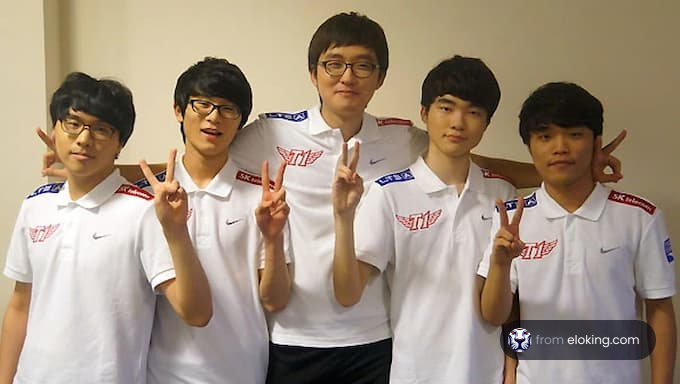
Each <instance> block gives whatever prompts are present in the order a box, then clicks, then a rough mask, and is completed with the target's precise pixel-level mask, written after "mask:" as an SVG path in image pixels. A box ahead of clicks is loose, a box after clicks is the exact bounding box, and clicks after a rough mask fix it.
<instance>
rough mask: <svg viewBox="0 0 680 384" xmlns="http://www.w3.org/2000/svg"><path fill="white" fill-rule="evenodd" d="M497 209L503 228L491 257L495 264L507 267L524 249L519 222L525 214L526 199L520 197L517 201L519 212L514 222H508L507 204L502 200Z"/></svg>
mask: <svg viewBox="0 0 680 384" xmlns="http://www.w3.org/2000/svg"><path fill="white" fill-rule="evenodd" d="M496 207H497V208H498V212H499V214H500V220H501V227H500V229H499V230H498V232H497V233H496V237H495V239H494V242H493V254H492V255H491V257H492V261H493V262H495V263H498V264H506V265H507V264H510V263H511V262H512V259H514V258H516V257H517V256H519V255H520V253H521V252H522V249H524V242H522V240H521V239H520V237H519V222H520V220H521V219H522V212H524V199H523V198H522V197H520V198H519V199H518V200H517V212H515V215H514V216H513V217H512V221H509V220H508V211H507V210H506V209H505V203H503V202H502V201H501V200H500V199H496Z"/></svg>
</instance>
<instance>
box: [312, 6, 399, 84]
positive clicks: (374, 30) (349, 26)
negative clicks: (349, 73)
mask: <svg viewBox="0 0 680 384" xmlns="http://www.w3.org/2000/svg"><path fill="white" fill-rule="evenodd" d="M350 45H360V46H363V47H366V48H368V49H371V50H373V52H375V56H376V57H377V59H378V66H379V69H378V70H379V71H380V74H381V75H382V76H383V77H384V76H385V74H387V67H388V66H389V64H390V61H389V51H388V48H387V38H386V37H385V31H383V29H382V27H381V26H380V24H378V23H376V22H375V21H373V20H371V19H369V18H368V17H367V16H364V15H361V14H359V13H357V12H349V13H347V12H343V13H338V14H337V15H334V16H331V17H330V18H329V19H327V20H326V21H324V22H323V23H322V24H321V25H320V26H319V28H318V29H317V30H316V32H314V36H312V40H311V41H310V42H309V49H308V52H307V65H308V66H309V72H310V73H316V66H317V64H318V62H319V57H320V56H321V54H322V53H324V52H325V51H327V50H328V49H330V48H333V47H346V46H350Z"/></svg>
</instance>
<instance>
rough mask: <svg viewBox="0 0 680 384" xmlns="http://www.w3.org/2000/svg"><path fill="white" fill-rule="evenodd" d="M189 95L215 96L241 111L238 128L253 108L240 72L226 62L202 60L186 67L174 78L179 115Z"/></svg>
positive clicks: (181, 126)
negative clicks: (175, 80) (175, 79)
mask: <svg viewBox="0 0 680 384" xmlns="http://www.w3.org/2000/svg"><path fill="white" fill-rule="evenodd" d="M191 96H205V97H219V98H222V99H227V100H229V101H231V102H232V103H234V104H236V106H237V107H238V109H239V111H240V112H241V123H240V125H239V129H241V128H242V127H243V126H244V125H245V123H246V122H247V121H248V116H250V112H251V111H252V109H253V91H252V89H251V88H250V83H248V79H247V78H246V76H245V75H244V74H243V72H242V71H241V69H240V68H239V67H237V66H236V65H235V64H232V63H230V62H229V61H227V60H226V59H220V58H215V57H206V58H205V59H203V61H199V62H198V63H196V64H194V65H192V66H191V67H189V68H188V69H187V70H186V71H184V72H183V73H182V74H181V75H180V76H179V78H177V85H175V105H177V106H179V107H180V110H181V111H182V115H184V112H185V111H186V108H187V105H188V104H189V98H190V97H191ZM180 131H181V132H182V140H183V141H185V140H186V136H185V134H184V124H180Z"/></svg>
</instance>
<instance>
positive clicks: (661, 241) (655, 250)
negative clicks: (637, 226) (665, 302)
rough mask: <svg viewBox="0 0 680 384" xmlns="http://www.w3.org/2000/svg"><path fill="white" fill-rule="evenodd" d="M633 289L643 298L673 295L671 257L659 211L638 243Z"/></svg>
mask: <svg viewBox="0 0 680 384" xmlns="http://www.w3.org/2000/svg"><path fill="white" fill-rule="evenodd" d="M635 288H636V290H637V292H638V294H639V295H640V297H642V298H643V299H664V298H667V297H671V296H673V295H675V291H676V289H675V257H674V255H673V249H672V246H671V239H670V237H669V236H668V231H667V230H666V225H665V222H664V217H663V213H662V212H661V210H660V209H657V211H656V213H655V214H654V217H653V218H652V220H651V222H650V223H649V224H648V227H647V228H646V229H645V230H644V233H643V234H642V237H641V240H640V245H639V248H638V253H637V255H636V260H635Z"/></svg>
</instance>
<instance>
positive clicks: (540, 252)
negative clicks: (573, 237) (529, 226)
mask: <svg viewBox="0 0 680 384" xmlns="http://www.w3.org/2000/svg"><path fill="white" fill-rule="evenodd" d="M555 247H557V239H555V240H553V241H547V240H543V241H539V242H536V243H526V244H524V249H522V253H520V255H519V257H520V259H522V260H540V259H544V258H546V257H548V256H550V253H552V251H553V249H555Z"/></svg>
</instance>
